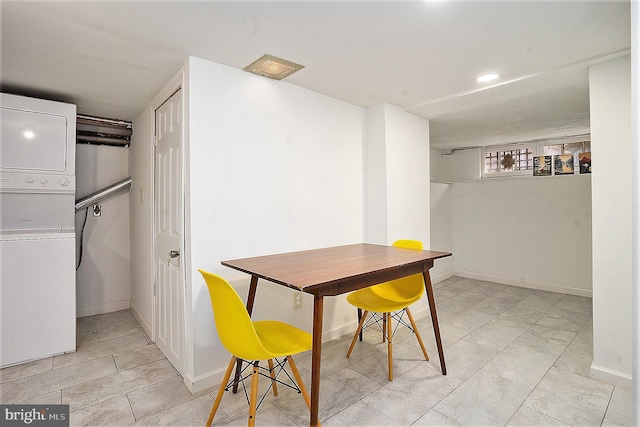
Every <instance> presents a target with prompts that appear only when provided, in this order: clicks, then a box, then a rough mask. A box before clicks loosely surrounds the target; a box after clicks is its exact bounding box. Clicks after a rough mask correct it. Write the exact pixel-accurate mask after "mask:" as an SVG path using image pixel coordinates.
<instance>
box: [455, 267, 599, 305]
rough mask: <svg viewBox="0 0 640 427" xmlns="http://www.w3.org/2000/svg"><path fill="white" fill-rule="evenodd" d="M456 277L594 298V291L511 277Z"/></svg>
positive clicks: (465, 273)
mask: <svg viewBox="0 0 640 427" xmlns="http://www.w3.org/2000/svg"><path fill="white" fill-rule="evenodd" d="M453 275H454V276H459V277H464V278H466V279H474V280H484V281H487V282H494V283H500V284H502V285H509V286H517V287H520V288H527V289H535V290H540V291H549V292H558V293H561V294H568V295H576V296H580V297H589V298H592V297H593V291H592V290H589V289H579V288H571V287H565V286H560V285H552V284H548V283H538V282H527V281H522V280H520V279H513V278H510V277H500V276H491V275H488V274H480V273H474V272H469V271H458V270H455V271H454V272H453Z"/></svg>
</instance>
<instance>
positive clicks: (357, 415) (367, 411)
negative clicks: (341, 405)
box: [322, 401, 402, 427]
mask: <svg viewBox="0 0 640 427" xmlns="http://www.w3.org/2000/svg"><path fill="white" fill-rule="evenodd" d="M322 425H323V426H324V427H332V426H335V427H342V426H352V427H358V426H380V427H383V426H398V427H399V426H401V425H402V424H399V423H397V422H396V421H394V420H392V419H391V418H389V417H387V416H386V415H384V414H383V413H381V412H380V411H378V410H377V409H376V408H374V407H373V406H370V405H367V404H366V403H364V402H362V401H358V402H356V403H354V404H353V405H351V406H349V407H348V408H346V409H344V410H342V411H340V412H338V413H337V414H336V415H334V416H333V417H331V418H329V419H327V420H325V421H324V422H323V423H322Z"/></svg>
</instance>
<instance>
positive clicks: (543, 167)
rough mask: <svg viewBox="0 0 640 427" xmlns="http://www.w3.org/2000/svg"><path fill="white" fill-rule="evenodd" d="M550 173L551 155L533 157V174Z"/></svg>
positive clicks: (545, 174) (546, 174) (543, 174)
mask: <svg viewBox="0 0 640 427" xmlns="http://www.w3.org/2000/svg"><path fill="white" fill-rule="evenodd" d="M550 175H551V156H537V157H534V158H533V176H550Z"/></svg>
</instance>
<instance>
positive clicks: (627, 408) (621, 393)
mask: <svg viewBox="0 0 640 427" xmlns="http://www.w3.org/2000/svg"><path fill="white" fill-rule="evenodd" d="M605 418H606V419H607V420H609V421H613V422H616V423H619V424H620V425H625V426H632V425H633V392H632V391H631V390H627V389H624V388H622V387H615V388H614V390H613V395H612V396H611V402H610V403H609V407H608V408H607V413H606V415H605Z"/></svg>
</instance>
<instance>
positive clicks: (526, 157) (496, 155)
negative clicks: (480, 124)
mask: <svg viewBox="0 0 640 427" xmlns="http://www.w3.org/2000/svg"><path fill="white" fill-rule="evenodd" d="M533 154H534V145H532V144H529V145H517V146H514V145H511V146H501V147H487V148H485V149H484V150H482V159H483V161H484V164H483V169H482V177H483V178H489V177H495V176H512V175H531V173H532V171H533Z"/></svg>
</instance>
